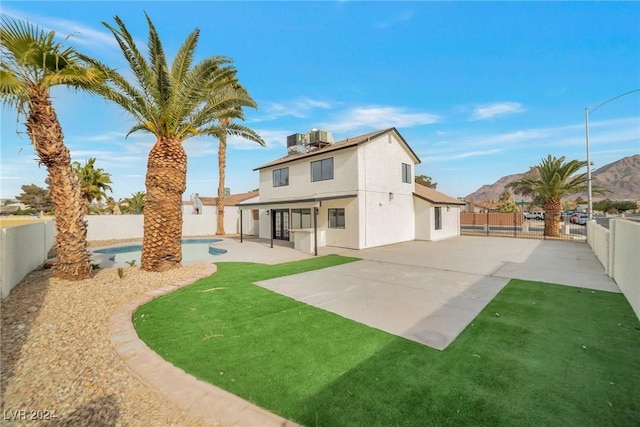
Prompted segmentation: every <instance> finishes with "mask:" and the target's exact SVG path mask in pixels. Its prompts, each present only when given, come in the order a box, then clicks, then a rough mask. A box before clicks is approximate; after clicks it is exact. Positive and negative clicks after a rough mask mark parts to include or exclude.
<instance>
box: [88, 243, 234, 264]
mask: <svg viewBox="0 0 640 427" xmlns="http://www.w3.org/2000/svg"><path fill="white" fill-rule="evenodd" d="M221 241H222V239H182V262H190V261H199V260H206V259H208V258H211V259H213V258H214V257H215V256H216V255H221V254H224V253H227V251H226V250H224V249H220V248H216V247H214V246H211V243H216V242H221ZM93 253H94V254H101V255H99V256H98V257H99V258H100V259H102V260H105V258H106V260H108V261H110V262H111V263H115V264H122V265H124V264H126V263H131V262H132V261H135V264H134V265H138V266H139V265H140V257H141V256H142V244H141V243H140V244H132V245H125V246H113V247H109V248H103V249H96V250H94V251H93ZM103 262H104V261H103ZM103 262H100V264H103Z"/></svg>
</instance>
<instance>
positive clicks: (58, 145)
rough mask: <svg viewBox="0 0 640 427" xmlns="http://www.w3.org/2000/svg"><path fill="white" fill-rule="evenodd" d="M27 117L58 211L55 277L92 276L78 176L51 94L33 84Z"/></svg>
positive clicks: (81, 277)
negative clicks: (72, 165)
mask: <svg viewBox="0 0 640 427" xmlns="http://www.w3.org/2000/svg"><path fill="white" fill-rule="evenodd" d="M29 99H30V102H31V106H30V110H29V114H28V116H27V123H26V125H27V134H28V135H29V138H31V141H32V143H33V146H34V149H35V151H36V154H37V155H38V158H39V160H40V162H41V163H42V164H44V165H45V166H46V168H47V172H48V175H49V186H50V188H51V200H52V202H53V206H54V209H55V213H56V230H57V234H56V251H57V257H58V259H57V261H56V262H55V264H54V266H53V269H54V276H55V277H58V278H61V279H67V280H82V279H87V278H89V277H91V259H90V256H89V252H88V250H87V223H86V221H85V220H84V199H83V198H82V191H81V188H80V182H79V180H78V176H77V175H76V174H75V172H74V171H73V169H72V167H71V155H70V153H69V149H68V148H67V147H66V146H65V145H64V135H63V133H62V128H61V127H60V122H59V121H58V116H57V115H56V112H55V110H54V109H53V106H52V105H51V100H50V99H49V94H48V93H47V92H46V91H44V90H42V89H40V88H38V87H36V86H33V87H31V88H29Z"/></svg>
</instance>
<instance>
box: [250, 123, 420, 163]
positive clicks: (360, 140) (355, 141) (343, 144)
mask: <svg viewBox="0 0 640 427" xmlns="http://www.w3.org/2000/svg"><path fill="white" fill-rule="evenodd" d="M390 132H393V133H395V135H396V136H397V137H398V139H399V140H400V141H401V142H402V144H403V145H404V146H405V147H406V148H407V150H409V152H410V153H411V156H412V157H413V158H414V162H415V163H420V158H419V157H418V156H417V154H416V153H415V152H414V151H413V150H412V149H411V147H410V146H409V144H408V143H407V141H405V139H404V138H403V137H402V135H400V132H398V130H397V129H396V128H394V127H393V128H388V129H382V130H378V131H375V132H371V133H366V134H364V135H359V136H356V137H352V138H347V139H345V140H342V141H338V142H336V143H333V144H330V145H328V146H326V147H323V148H319V149H317V150H313V151H309V152H307V153H300V154H292V155H289V156H285V157H281V158H279V159H277V160H274V161H272V162H269V163H266V164H264V165H262V166H259V167H257V168H255V169H254V171H257V170H260V169H265V168H268V167H272V166H277V165H281V164H284V163H289V162H293V161H296V160H300V159H304V158H307V157H314V156H321V155H324V154H326V153H330V152H333V151H338V150H343V149H345V148H349V147H354V146H357V145H361V144H365V143H367V142H369V141H370V140H372V139H376V138H378V137H380V136H382V135H385V134H387V133H390Z"/></svg>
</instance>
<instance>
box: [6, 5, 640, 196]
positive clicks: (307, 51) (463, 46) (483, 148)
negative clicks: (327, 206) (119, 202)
mask: <svg viewBox="0 0 640 427" xmlns="http://www.w3.org/2000/svg"><path fill="white" fill-rule="evenodd" d="M0 10H1V11H2V13H3V14H4V15H7V16H9V17H13V18H20V19H28V20H30V21H31V22H32V23H34V24H37V25H39V26H41V27H43V28H46V29H52V30H55V31H56V33H57V34H58V35H59V36H60V37H61V39H62V38H64V37H66V36H68V35H71V37H70V38H69V39H68V41H67V42H66V43H71V44H73V45H74V46H75V47H76V48H77V49H78V50H80V51H82V52H84V53H86V54H88V55H91V56H93V57H96V58H98V59H100V60H102V61H104V62H106V63H108V64H110V65H112V66H114V67H116V68H119V69H120V70H121V71H122V72H126V70H127V68H126V67H127V66H126V64H125V62H124V59H123V58H122V54H121V52H120V50H119V48H118V47H117V45H116V44H115V42H114V40H113V37H112V36H111V35H110V33H108V31H107V30H106V28H104V26H102V24H101V22H102V21H106V22H109V23H113V16H114V15H118V16H120V17H121V18H122V19H123V21H124V22H125V24H126V25H127V27H128V28H129V30H130V31H131V32H132V33H133V34H134V36H135V37H136V38H137V39H138V40H139V42H140V46H143V45H144V43H145V42H146V37H147V27H146V21H145V19H144V14H143V12H144V11H146V12H147V13H148V14H149V16H150V17H151V19H152V20H153V22H154V24H155V26H156V28H157V29H158V32H159V33H160V36H161V39H162V41H163V43H164V46H165V50H166V52H167V54H168V55H169V57H170V59H172V58H173V53H174V52H175V51H176V50H177V48H178V46H179V45H180V44H181V43H182V41H183V40H184V39H185V38H186V37H187V35H188V34H189V33H190V32H191V31H192V30H193V29H194V28H196V27H198V28H200V30H201V37H200V43H199V48H198V58H199V59H203V58H205V57H208V56H213V55H225V56H229V57H231V58H232V59H233V60H234V64H235V66H236V68H237V69H238V75H239V78H240V81H241V83H242V84H243V85H244V86H245V87H246V88H247V89H248V90H249V92H250V93H251V95H252V96H253V98H254V99H255V100H256V101H257V103H258V105H259V108H258V110H247V111H246V121H245V123H244V124H245V125H247V126H249V127H251V128H252V129H254V130H255V131H257V132H258V133H260V135H262V137H263V138H264V139H265V140H266V141H267V147H266V148H262V147H260V146H258V145H257V144H255V143H251V142H248V141H242V140H236V139H232V140H231V141H230V147H229V150H228V157H227V178H226V186H227V187H230V189H231V191H232V193H240V192H245V191H249V190H251V189H254V188H257V187H258V173H257V172H253V171H252V170H253V169H254V168H256V167H258V166H260V165H262V164H264V163H267V162H269V161H271V160H274V159H277V158H279V157H282V156H284V155H285V154H286V136H287V135H290V134H292V133H296V132H299V133H306V132H307V131H309V130H310V129H311V128H319V129H325V130H328V131H331V132H332V133H333V135H334V138H335V139H336V140H340V139H344V138H346V137H353V136H357V135H360V134H364V133H368V132H371V131H374V130H377V129H382V128H387V127H392V126H393V127H396V128H397V129H398V130H399V132H400V133H401V134H402V135H403V136H404V138H405V139H406V140H407V142H408V143H409V145H411V147H412V148H413V150H414V151H415V152H416V153H417V154H418V156H419V157H420V159H421V160H422V163H421V164H419V165H418V166H417V167H416V173H417V174H424V175H429V176H431V177H432V178H433V179H434V181H436V182H438V190H440V191H443V192H445V193H447V194H449V195H451V196H455V197H463V196H466V195H467V194H469V193H471V192H473V191H475V190H476V189H478V188H479V187H480V186H482V185H483V184H491V183H493V182H494V181H496V180H497V179H498V178H500V177H501V176H504V175H507V174H513V173H520V172H524V171H526V170H528V168H529V167H530V166H532V165H534V164H537V163H539V161H540V159H541V158H542V157H546V156H547V155H548V154H552V155H556V156H561V155H564V156H566V157H567V158H569V159H580V160H585V159H586V144H585V114H584V111H585V108H587V107H588V108H590V109H593V108H595V107H597V106H598V105H599V104H601V103H602V102H604V101H607V100H608V99H610V98H612V97H615V96H616V95H619V94H621V93H625V92H628V91H631V90H635V89H640V3H639V2H584V3H583V2H534V3H523V2H491V3H485V2H443V3H441V2H359V1H340V2H204V1H201V2H169V1H165V2H163V1H156V2H117V1H112V2H91V1H83V2H57V1H48V2H30V1H29V2H25V1H19V2H14V1H6V0H3V1H2V5H1V6H0ZM143 49H146V47H144V46H143ZM52 95H53V103H54V107H55V108H56V111H57V113H58V116H59V119H60V122H61V124H62V127H63V131H64V134H65V143H66V145H67V146H68V147H69V149H70V150H71V155H72V160H77V161H80V162H82V163H84V161H85V160H86V159H87V158H90V157H95V158H97V160H96V166H97V167H101V168H103V169H105V171H107V172H109V173H111V175H112V180H113V190H114V191H113V193H112V194H111V195H112V196H113V197H115V198H116V199H118V198H124V197H128V196H130V195H131V193H134V192H136V191H144V190H145V187H144V175H145V172H146V158H147V154H148V152H149V150H150V148H151V146H152V145H153V143H154V142H155V140H154V137H153V136H152V135H150V134H146V133H142V132H138V133H135V134H133V135H131V136H129V138H127V139H125V135H126V133H127V131H128V130H129V129H130V128H131V126H132V125H133V123H132V122H131V121H130V119H129V117H128V116H127V115H126V114H125V113H123V112H122V111H121V110H119V109H118V108H117V107H114V106H112V105H109V104H107V103H106V102H104V101H102V100H100V99H98V98H93V97H91V96H88V95H85V94H82V93H73V92H69V91H67V90H64V89H56V90H54V91H53V94H52ZM23 121H24V120H22V119H20V120H19V121H16V113H15V112H14V111H12V110H10V109H8V108H7V107H3V108H2V134H1V137H2V168H1V171H0V172H1V173H0V178H1V181H0V183H1V188H0V197H2V198H13V197H14V196H15V195H17V194H19V193H20V186H21V185H24V184H30V183H34V184H36V185H40V186H45V184H44V179H45V177H46V171H45V169H44V167H42V168H39V167H38V165H37V162H36V161H35V160H34V158H35V155H34V152H33V148H32V146H31V144H30V141H29V140H28V138H27V136H26V134H25V133H24V127H23V126H22V125H21V122H23ZM590 131H591V132H590V136H591V160H592V162H593V163H594V168H598V167H601V166H603V165H605V164H607V163H610V162H613V161H615V160H618V159H620V158H622V157H626V156H630V155H634V154H638V153H640V93H633V94H630V95H627V96H624V97H622V98H619V99H617V100H615V101H612V102H610V103H607V104H606V105H604V106H602V107H601V108H599V109H598V110H596V111H594V112H593V113H592V114H591V115H590ZM185 147H186V150H187V154H188V156H189V163H188V176H187V191H186V192H185V195H184V198H185V199H188V196H189V194H191V193H195V192H197V193H200V195H201V196H215V195H216V192H217V184H218V170H217V141H216V140H213V139H194V140H188V141H187V142H185Z"/></svg>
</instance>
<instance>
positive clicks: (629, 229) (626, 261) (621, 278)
mask: <svg viewBox="0 0 640 427" xmlns="http://www.w3.org/2000/svg"><path fill="white" fill-rule="evenodd" d="M610 225H611V226H613V230H614V237H613V242H610V245H613V247H612V248H611V249H612V252H613V254H612V255H613V263H612V264H613V265H612V267H613V280H615V281H616V283H617V284H618V287H619V288H620V290H621V291H622V292H623V293H624V295H625V297H627V300H628V301H629V304H631V307H632V308H633V310H634V311H635V313H636V316H638V318H639V319H640V262H638V260H640V222H635V221H630V220H624V219H616V220H613V221H611V223H610Z"/></svg>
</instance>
